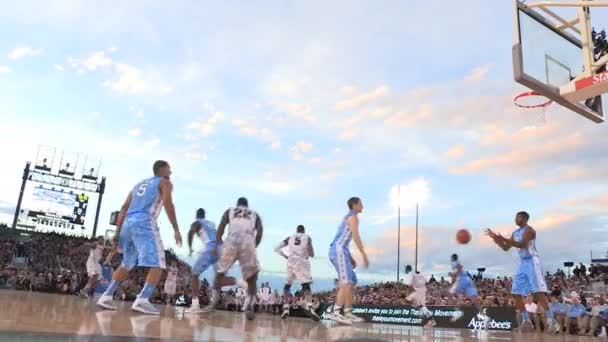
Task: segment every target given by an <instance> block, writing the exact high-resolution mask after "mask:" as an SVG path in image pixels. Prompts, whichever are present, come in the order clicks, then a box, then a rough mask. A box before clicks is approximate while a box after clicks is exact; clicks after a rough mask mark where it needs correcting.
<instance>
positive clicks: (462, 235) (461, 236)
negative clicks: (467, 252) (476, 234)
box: [456, 229, 471, 245]
mask: <svg viewBox="0 0 608 342" xmlns="http://www.w3.org/2000/svg"><path fill="white" fill-rule="evenodd" d="M456 240H457V241H458V243H460V244H462V245H464V244H467V243H469V241H471V233H469V231H468V230H466V229H460V230H459V231H458V233H456Z"/></svg>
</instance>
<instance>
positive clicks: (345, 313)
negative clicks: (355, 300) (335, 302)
mask: <svg viewBox="0 0 608 342" xmlns="http://www.w3.org/2000/svg"><path fill="white" fill-rule="evenodd" d="M352 313H353V308H346V307H345V308H344V315H348V314H352Z"/></svg>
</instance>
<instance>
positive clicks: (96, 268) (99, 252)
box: [80, 236, 103, 298]
mask: <svg viewBox="0 0 608 342" xmlns="http://www.w3.org/2000/svg"><path fill="white" fill-rule="evenodd" d="M83 247H84V248H88V249H89V258H88V259H87V275H88V276H89V280H88V281H87V284H86V285H85V287H84V288H83V289H82V291H80V295H81V296H83V297H85V298H89V296H90V297H92V296H93V294H94V292H95V286H96V285H97V283H98V282H99V280H100V279H101V264H100V261H101V257H102V256H103V237H101V236H100V237H98V238H97V240H93V241H92V242H85V243H84V246H83Z"/></svg>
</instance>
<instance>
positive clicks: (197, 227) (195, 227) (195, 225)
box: [188, 221, 202, 255]
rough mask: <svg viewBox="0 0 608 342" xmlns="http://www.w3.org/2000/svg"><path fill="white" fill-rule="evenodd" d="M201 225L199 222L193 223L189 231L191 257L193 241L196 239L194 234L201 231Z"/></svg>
mask: <svg viewBox="0 0 608 342" xmlns="http://www.w3.org/2000/svg"><path fill="white" fill-rule="evenodd" d="M201 227H202V226H201V224H200V222H198V221H194V222H192V224H191V225H190V231H188V250H189V251H190V255H192V240H193V239H194V234H196V233H197V232H198V231H200V230H201Z"/></svg>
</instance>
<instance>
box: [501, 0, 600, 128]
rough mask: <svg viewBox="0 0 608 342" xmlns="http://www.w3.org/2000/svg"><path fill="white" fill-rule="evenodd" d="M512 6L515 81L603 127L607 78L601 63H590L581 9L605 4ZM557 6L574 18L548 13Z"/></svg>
mask: <svg viewBox="0 0 608 342" xmlns="http://www.w3.org/2000/svg"><path fill="white" fill-rule="evenodd" d="M514 4H515V6H514V7H515V8H514V10H515V43H514V45H513V74H514V78H515V81H517V82H518V83H520V84H522V85H524V86H526V87H528V88H530V89H531V90H533V91H535V92H537V93H538V94H540V95H542V96H545V97H547V98H548V99H550V100H553V101H554V102H555V103H557V104H559V105H561V106H563V107H565V108H567V109H569V110H571V111H573V112H576V113H578V114H580V115H582V116H584V117H586V118H588V119H590V120H592V121H594V122H596V123H601V122H603V121H604V108H603V102H605V101H608V97H607V96H606V95H605V94H606V92H608V73H606V72H603V71H602V70H603V69H602V63H603V65H605V64H606V61H602V60H598V61H595V60H594V59H593V58H594V57H593V48H592V44H593V43H592V40H591V27H590V19H589V18H590V7H587V6H586V5H587V4H589V5H590V6H593V7H600V6H608V2H602V1H595V2H585V1H569V2H565V1H563V2H559V1H540V2H536V3H523V2H522V1H519V0H515V1H514ZM591 4H593V5H591ZM558 6H563V7H571V8H570V10H572V8H574V9H575V10H576V12H573V13H578V15H577V16H576V18H575V19H570V20H568V19H564V18H562V17H561V16H560V15H558V14H556V13H555V12H554V10H553V9H552V8H554V7H558ZM606 24H607V25H608V23H606ZM589 44H591V45H589ZM586 59H587V60H586ZM604 59H605V58H604ZM604 78H605V80H604ZM603 100H604V101H603ZM607 103H608V102H607Z"/></svg>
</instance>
